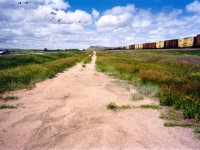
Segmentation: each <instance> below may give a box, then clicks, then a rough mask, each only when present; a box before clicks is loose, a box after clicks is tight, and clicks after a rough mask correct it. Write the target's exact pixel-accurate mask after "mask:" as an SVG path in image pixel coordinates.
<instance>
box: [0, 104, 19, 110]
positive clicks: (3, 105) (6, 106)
mask: <svg viewBox="0 0 200 150" xmlns="http://www.w3.org/2000/svg"><path fill="white" fill-rule="evenodd" d="M14 108H16V107H15V106H13V105H7V104H0V109H14Z"/></svg>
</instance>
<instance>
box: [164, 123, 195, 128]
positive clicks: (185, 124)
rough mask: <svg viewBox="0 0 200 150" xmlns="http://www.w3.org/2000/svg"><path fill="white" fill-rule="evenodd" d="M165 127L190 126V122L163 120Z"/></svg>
mask: <svg viewBox="0 0 200 150" xmlns="http://www.w3.org/2000/svg"><path fill="white" fill-rule="evenodd" d="M164 126H165V127H176V126H177V127H191V126H192V124H191V123H181V122H165V123H164Z"/></svg>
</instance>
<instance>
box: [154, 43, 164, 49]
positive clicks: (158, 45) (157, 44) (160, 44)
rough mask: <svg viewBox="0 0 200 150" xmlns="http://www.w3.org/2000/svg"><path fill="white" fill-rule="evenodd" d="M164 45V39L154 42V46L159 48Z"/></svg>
mask: <svg viewBox="0 0 200 150" xmlns="http://www.w3.org/2000/svg"><path fill="white" fill-rule="evenodd" d="M164 46H165V42H164V41H159V42H156V48H158V49H161V48H164Z"/></svg>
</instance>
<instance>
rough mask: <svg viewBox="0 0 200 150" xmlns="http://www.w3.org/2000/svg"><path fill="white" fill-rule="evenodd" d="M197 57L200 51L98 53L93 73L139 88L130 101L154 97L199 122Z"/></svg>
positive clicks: (198, 64)
mask: <svg viewBox="0 0 200 150" xmlns="http://www.w3.org/2000/svg"><path fill="white" fill-rule="evenodd" d="M199 56H200V52H199V51H156V50H154V51H153V50H152V51H147V50H140V51H106V52H97V61H96V65H97V67H96V69H97V71H101V72H104V73H107V74H108V75H111V76H115V77H117V78H119V79H122V80H129V81H130V82H131V83H133V84H134V85H136V86H138V88H139V93H138V94H135V95H132V99H141V98H142V97H143V96H144V95H150V96H157V97H159V98H160V104H161V105H163V106H172V107H173V108H175V110H182V111H183V116H184V118H185V119H186V118H188V119H195V120H196V121H197V122H200V92H199V91H200V57H199ZM166 126H169V125H168V124H166Z"/></svg>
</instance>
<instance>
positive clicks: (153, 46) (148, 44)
mask: <svg viewBox="0 0 200 150" xmlns="http://www.w3.org/2000/svg"><path fill="white" fill-rule="evenodd" d="M143 49H156V43H155V42H154V43H145V44H144V45H143Z"/></svg>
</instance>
